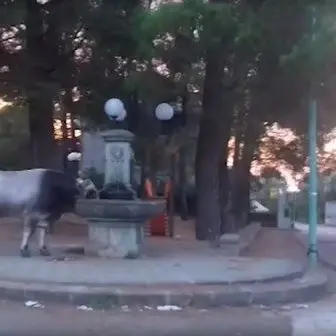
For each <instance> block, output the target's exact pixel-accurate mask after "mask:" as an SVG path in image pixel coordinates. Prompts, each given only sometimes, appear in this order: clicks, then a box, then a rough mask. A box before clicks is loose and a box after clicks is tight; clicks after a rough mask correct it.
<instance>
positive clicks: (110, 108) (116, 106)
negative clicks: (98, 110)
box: [104, 98, 127, 121]
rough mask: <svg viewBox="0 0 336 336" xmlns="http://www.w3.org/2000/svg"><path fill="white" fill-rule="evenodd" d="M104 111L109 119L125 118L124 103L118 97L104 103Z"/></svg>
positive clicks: (118, 119)
mask: <svg viewBox="0 0 336 336" xmlns="http://www.w3.org/2000/svg"><path fill="white" fill-rule="evenodd" d="M104 111H105V113H106V114H107V116H108V117H109V119H111V120H115V121H123V120H124V119H125V118H126V115H127V113H126V110H125V106H124V103H123V102H122V101H121V100H120V99H118V98H112V99H109V100H108V101H107V102H106V103H105V105H104Z"/></svg>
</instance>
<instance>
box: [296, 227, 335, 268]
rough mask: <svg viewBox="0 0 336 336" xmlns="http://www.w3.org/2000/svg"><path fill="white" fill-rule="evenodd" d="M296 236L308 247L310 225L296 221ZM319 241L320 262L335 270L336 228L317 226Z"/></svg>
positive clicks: (305, 247) (303, 245) (302, 244)
mask: <svg viewBox="0 0 336 336" xmlns="http://www.w3.org/2000/svg"><path fill="white" fill-rule="evenodd" d="M295 228H296V230H297V231H296V238H297V239H298V241H299V242H300V244H301V246H302V247H304V249H305V251H307V248H308V229H309V227H308V225H307V224H304V223H296V224H295ZM317 243H318V253H319V260H320V262H321V263H322V264H323V265H324V266H326V267H329V268H331V269H333V270H334V271H335V270H336V228H335V227H331V226H323V225H319V226H318V228H317Z"/></svg>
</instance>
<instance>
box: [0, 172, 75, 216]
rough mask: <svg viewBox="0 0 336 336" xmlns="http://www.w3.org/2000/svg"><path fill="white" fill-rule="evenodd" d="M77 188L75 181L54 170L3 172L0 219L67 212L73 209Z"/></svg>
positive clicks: (0, 177) (0, 193)
mask: <svg viewBox="0 0 336 336" xmlns="http://www.w3.org/2000/svg"><path fill="white" fill-rule="evenodd" d="M74 189H75V181H74V180H73V179H72V178H70V177H69V176H67V175H65V174H64V173H62V172H59V171H55V170H50V169H42V168H41V169H30V170H21V171H0V216H11V215H20V214H22V213H27V212H44V213H49V212H55V211H56V212H61V213H62V212H65V210H64V209H65V208H69V209H71V207H72V206H74V201H75V190H74ZM66 211H68V210H66Z"/></svg>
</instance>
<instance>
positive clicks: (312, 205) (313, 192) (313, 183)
mask: <svg viewBox="0 0 336 336" xmlns="http://www.w3.org/2000/svg"><path fill="white" fill-rule="evenodd" d="M312 20H313V22H312V42H314V41H315V38H316V33H315V28H316V27H315V26H316V17H315V10H313V19H312ZM314 81H315V78H313V79H312V82H311V88H310V94H309V112H308V137H309V200H308V209H309V213H308V214H309V218H308V223H309V235H308V236H309V242H308V243H309V247H308V258H309V265H310V267H312V268H313V267H316V264H317V253H318V251H317V238H316V233H317V220H318V216H317V212H318V209H317V157H316V146H317V144H316V133H317V125H316V115H317V102H316V96H315V94H316V91H315V82H314Z"/></svg>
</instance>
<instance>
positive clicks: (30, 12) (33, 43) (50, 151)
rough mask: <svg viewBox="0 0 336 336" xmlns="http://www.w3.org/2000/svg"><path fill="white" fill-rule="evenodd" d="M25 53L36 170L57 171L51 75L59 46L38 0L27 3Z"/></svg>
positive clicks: (30, 124)
mask: <svg viewBox="0 0 336 336" xmlns="http://www.w3.org/2000/svg"><path fill="white" fill-rule="evenodd" d="M25 3H26V9H27V16H26V53H27V55H28V60H29V61H28V62H29V63H28V64H27V70H28V71H27V76H28V78H26V93H27V103H28V113H29V131H30V137H31V141H30V142H31V150H32V157H33V161H34V162H33V165H34V167H45V168H55V165H57V163H56V162H57V161H56V155H55V140H54V126H53V121H54V120H53V96H54V93H55V92H53V90H52V89H51V88H50V75H51V73H52V72H53V71H54V70H55V66H56V63H55V56H56V55H57V43H56V42H55V33H56V31H55V29H56V27H55V26H54V25H52V24H50V25H47V28H46V20H45V16H44V15H45V14H44V13H43V12H42V9H41V6H40V4H39V3H37V2H36V1H35V0H26V2H25Z"/></svg>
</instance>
